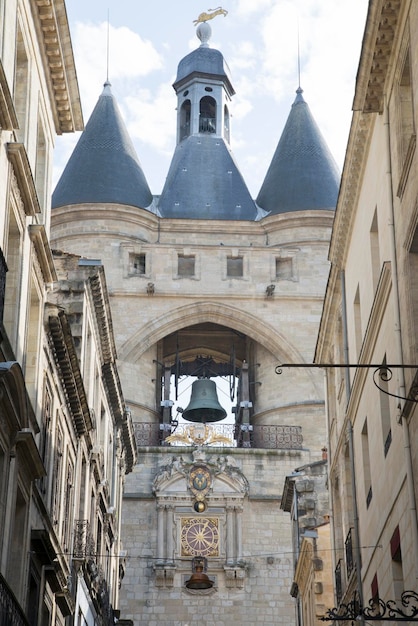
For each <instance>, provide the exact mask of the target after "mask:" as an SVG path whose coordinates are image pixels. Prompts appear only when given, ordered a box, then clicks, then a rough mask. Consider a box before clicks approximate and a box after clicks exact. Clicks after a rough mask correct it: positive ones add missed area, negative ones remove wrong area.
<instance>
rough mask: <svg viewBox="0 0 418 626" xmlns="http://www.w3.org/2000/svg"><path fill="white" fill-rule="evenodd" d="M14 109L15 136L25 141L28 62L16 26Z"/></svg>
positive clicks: (20, 33) (21, 36) (19, 32)
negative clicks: (15, 118) (15, 119)
mask: <svg viewBox="0 0 418 626" xmlns="http://www.w3.org/2000/svg"><path fill="white" fill-rule="evenodd" d="M14 89H15V97H14V100H15V107H16V114H17V119H18V121H19V129H18V130H17V136H18V139H19V141H20V142H22V143H24V142H25V139H26V127H27V122H28V119H27V118H28V108H29V61H28V55H27V54H26V48H25V44H24V41H23V34H22V31H21V29H20V28H19V26H18V29H17V38H16V70H15V87H14Z"/></svg>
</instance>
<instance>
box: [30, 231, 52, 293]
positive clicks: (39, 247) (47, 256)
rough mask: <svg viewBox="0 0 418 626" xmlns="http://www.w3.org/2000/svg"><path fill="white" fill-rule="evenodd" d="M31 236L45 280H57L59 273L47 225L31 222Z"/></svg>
mask: <svg viewBox="0 0 418 626" xmlns="http://www.w3.org/2000/svg"><path fill="white" fill-rule="evenodd" d="M29 237H30V239H31V241H32V243H33V246H34V248H35V252H36V256H37V257H38V261H39V265H40V268H41V272H42V276H43V279H44V281H45V282H46V283H52V282H54V281H56V280H57V274H56V271H55V265H54V259H53V257H52V252H51V248H50V247H49V241H48V237H47V235H46V231H45V226H43V225H41V224H31V225H30V226H29Z"/></svg>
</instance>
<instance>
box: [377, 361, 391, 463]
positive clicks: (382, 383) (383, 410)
mask: <svg viewBox="0 0 418 626" xmlns="http://www.w3.org/2000/svg"><path fill="white" fill-rule="evenodd" d="M382 367H383V368H384V367H386V356H385V358H384V359H383V363H382ZM384 371H385V370H383V372H384ZM379 387H381V388H382V389H383V391H379V399H380V419H381V424H382V435H383V446H384V452H385V456H386V455H387V453H388V450H389V448H390V444H391V443H392V429H391V424H390V403H389V396H388V393H389V385H388V382H387V381H386V380H385V376H384V377H383V379H380V380H379Z"/></svg>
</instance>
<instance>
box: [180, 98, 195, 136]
mask: <svg viewBox="0 0 418 626" xmlns="http://www.w3.org/2000/svg"><path fill="white" fill-rule="evenodd" d="M191 108H192V107H191V102H190V100H185V101H184V102H183V104H182V105H181V110H180V141H182V140H183V139H186V137H188V136H189V135H190V112H191Z"/></svg>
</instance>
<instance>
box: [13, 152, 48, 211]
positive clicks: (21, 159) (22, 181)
mask: <svg viewBox="0 0 418 626" xmlns="http://www.w3.org/2000/svg"><path fill="white" fill-rule="evenodd" d="M7 158H8V159H9V161H10V163H11V164H12V166H13V171H14V173H15V176H16V180H17V184H18V187H19V191H20V193H21V198H22V201H23V206H24V208H25V213H26V215H32V216H33V215H36V214H37V213H40V212H41V207H40V206H39V200H38V194H37V191H36V187H35V181H34V180H33V176H32V170H31V167H30V163H29V159H28V155H27V153H26V148H25V146H24V145H23V143H17V142H13V143H8V144H7Z"/></svg>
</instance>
